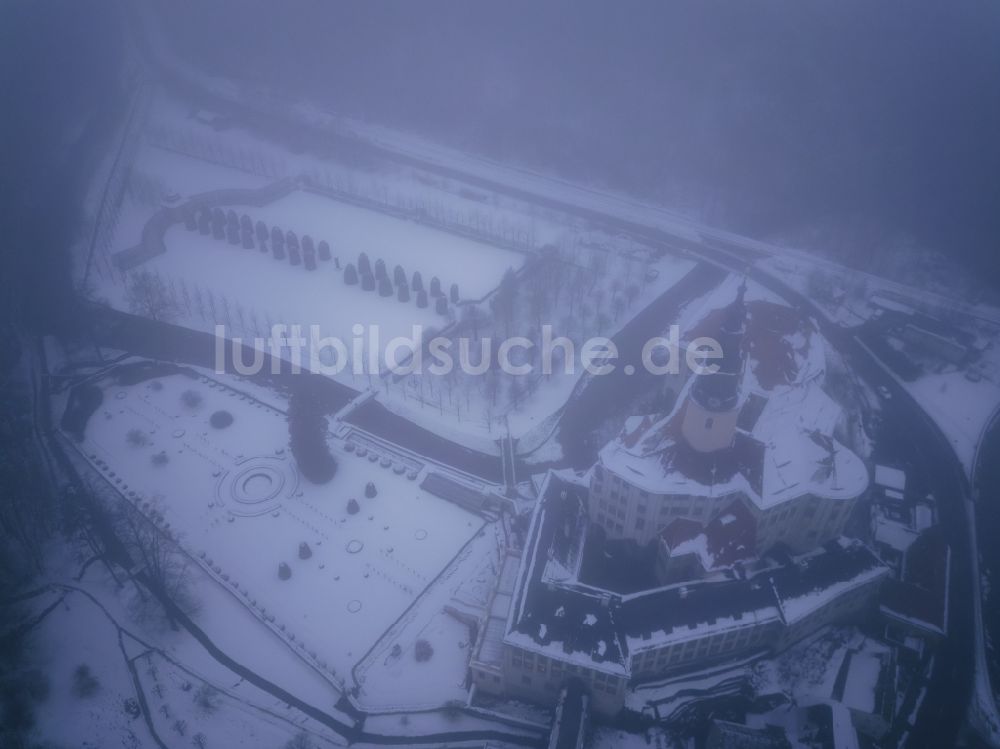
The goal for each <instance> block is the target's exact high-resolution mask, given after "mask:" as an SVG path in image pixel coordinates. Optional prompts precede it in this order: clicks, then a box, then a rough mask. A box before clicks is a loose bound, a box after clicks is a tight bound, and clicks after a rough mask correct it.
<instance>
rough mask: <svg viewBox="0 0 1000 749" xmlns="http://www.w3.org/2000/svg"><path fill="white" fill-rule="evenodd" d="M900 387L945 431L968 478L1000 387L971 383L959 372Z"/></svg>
mask: <svg viewBox="0 0 1000 749" xmlns="http://www.w3.org/2000/svg"><path fill="white" fill-rule="evenodd" d="M989 376H993V374H992V373H990V374H989ZM902 384H903V386H904V387H905V388H906V389H907V390H909V391H910V393H911V394H912V395H913V397H914V398H916V399H917V402H918V403H920V405H921V406H922V407H923V408H924V410H925V411H926V412H927V414H928V415H929V416H930V417H931V418H932V419H933V420H934V423H936V424H937V425H938V427H940V428H941V431H942V432H944V434H945V436H946V437H947V438H948V441H949V442H951V444H952V447H953V448H954V449H955V453H956V454H957V455H958V458H959V460H960V461H961V462H962V466H963V467H964V468H965V472H966V475H967V476H970V477H971V476H972V471H973V470H974V468H975V465H974V463H975V458H976V450H977V449H978V447H979V442H980V440H981V439H982V437H983V434H984V431H985V429H986V428H987V427H988V426H989V423H990V420H991V419H992V418H993V416H994V415H995V414H996V411H997V409H998V408H1000V385H998V384H997V383H995V382H991V381H990V380H989V379H986V378H985V377H984V378H983V379H982V380H980V381H979V382H970V381H969V380H967V379H966V378H965V375H964V374H963V373H962V372H960V371H953V372H945V373H941V374H928V375H924V376H922V377H920V378H919V379H917V380H916V381H914V382H904V383H902Z"/></svg>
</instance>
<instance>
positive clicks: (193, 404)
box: [181, 390, 202, 408]
mask: <svg viewBox="0 0 1000 749" xmlns="http://www.w3.org/2000/svg"><path fill="white" fill-rule="evenodd" d="M201 401H202V397H201V393H199V392H198V391H197V390H185V391H184V392H183V393H181V403H183V404H184V405H185V406H187V407H188V408H198V406H200V405H201Z"/></svg>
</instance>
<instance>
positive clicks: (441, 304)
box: [434, 296, 448, 315]
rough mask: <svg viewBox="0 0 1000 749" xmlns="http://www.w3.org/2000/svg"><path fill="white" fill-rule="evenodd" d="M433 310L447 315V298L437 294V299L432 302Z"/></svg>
mask: <svg viewBox="0 0 1000 749" xmlns="http://www.w3.org/2000/svg"><path fill="white" fill-rule="evenodd" d="M434 311H435V312H437V313H438V314H439V315H447V314H448V299H447V298H446V297H443V296H439V297H438V298H437V301H436V302H434Z"/></svg>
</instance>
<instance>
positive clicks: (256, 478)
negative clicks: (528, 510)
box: [79, 375, 491, 685]
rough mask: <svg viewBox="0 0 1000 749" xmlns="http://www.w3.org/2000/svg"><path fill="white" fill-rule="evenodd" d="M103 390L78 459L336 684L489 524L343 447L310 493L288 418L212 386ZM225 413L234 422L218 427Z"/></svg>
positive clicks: (155, 383)
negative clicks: (332, 471)
mask: <svg viewBox="0 0 1000 749" xmlns="http://www.w3.org/2000/svg"><path fill="white" fill-rule="evenodd" d="M101 386H102V388H103V391H104V403H103V405H102V406H101V407H100V408H99V409H98V411H97V412H96V413H95V414H94V415H93V416H92V417H91V419H90V422H89V424H88V426H87V431H86V435H85V439H84V441H83V443H82V444H81V445H80V446H79V447H80V450H81V452H82V453H83V454H84V455H85V456H86V457H87V459H88V460H89V461H91V463H92V464H93V465H94V466H95V467H97V468H98V469H99V470H101V471H102V472H103V473H104V475H105V476H106V477H107V478H108V479H109V480H110V481H111V482H113V483H114V484H115V485H116V486H117V488H118V489H119V491H120V492H121V493H123V494H124V495H125V496H127V497H128V498H129V499H130V500H131V501H133V502H135V503H136V504H137V506H138V507H140V508H141V509H142V510H143V511H144V513H146V514H147V515H153V514H160V515H162V519H161V520H160V521H159V522H160V526H161V528H163V529H164V530H166V531H167V532H169V533H170V534H171V535H172V536H173V537H175V538H177V539H178V540H179V542H180V544H181V546H182V548H184V549H185V550H186V551H187V552H188V553H189V554H190V555H191V556H192V557H193V558H194V559H196V560H197V561H198V562H199V563H200V564H201V565H202V566H203V567H204V568H205V569H206V570H208V571H209V572H210V573H211V574H212V575H213V576H214V577H215V578H216V579H217V580H218V581H219V582H220V583H221V584H222V585H223V586H224V587H226V588H228V590H229V591H230V593H231V594H233V595H234V596H236V597H237V599H238V600H241V601H242V602H243V603H244V604H245V605H246V606H248V607H250V608H251V610H253V611H254V613H255V614H256V615H257V616H258V618H260V619H261V620H262V621H264V622H265V623H266V624H267V625H268V626H270V627H271V629H272V630H273V631H274V632H275V633H276V634H278V635H279V636H280V637H281V638H282V639H283V640H284V642H285V644H286V645H287V646H288V647H290V648H292V649H293V650H294V651H295V652H297V653H298V654H299V655H301V656H302V657H303V658H304V659H305V660H306V661H307V662H309V663H310V664H312V665H313V667H314V668H315V669H317V671H319V672H320V673H321V674H323V675H325V676H326V677H327V678H328V679H329V680H330V681H331V682H332V683H334V684H338V685H342V684H343V683H344V681H345V679H348V678H349V677H348V673H349V669H350V668H351V666H353V665H354V664H355V663H356V662H357V661H359V660H360V659H361V658H362V656H364V654H365V653H366V651H367V650H368V649H369V648H370V647H371V646H372V645H374V644H375V643H376V641H378V639H379V637H380V636H381V633H382V632H383V631H384V630H386V629H387V628H388V627H390V625H392V624H393V622H394V621H396V619H397V618H398V617H400V616H401V615H402V614H403V613H404V612H405V611H406V610H407V609H408V607H410V606H411V605H412V604H413V603H414V602H415V601H416V600H417V598H418V597H419V596H420V594H421V592H422V591H424V589H425V588H427V587H428V585H429V584H430V583H431V582H432V581H433V580H434V579H435V578H436V576H438V574H439V573H441V571H442V570H444V569H445V568H446V567H448V566H449V564H450V563H451V561H452V560H453V559H454V558H455V557H456V555H458V554H459V552H460V551H461V550H462V549H463V547H464V546H465V545H466V543H467V542H469V541H470V539H473V538H474V537H476V536H477V534H479V532H480V530H481V529H482V528H483V526H484V522H483V520H482V519H481V518H479V517H478V516H476V515H473V514H472V513H469V512H467V511H465V510H462V509H460V508H458V507H456V506H455V505H452V504H450V503H447V502H445V501H443V500H440V499H438V498H436V497H433V496H431V495H429V494H427V493H426V492H424V491H422V490H421V489H419V487H418V485H417V484H418V483H419V481H418V475H416V474H415V473H408V472H406V473H403V474H399V473H397V472H396V470H395V469H396V468H398V466H396V467H394V466H392V465H391V464H390V465H387V466H386V467H380V465H381V464H380V463H372V462H370V461H369V460H368V459H366V458H362V457H358V456H357V455H356V454H351V453H348V452H346V451H343V450H340V449H335V455H336V457H337V459H338V462H339V470H338V472H337V475H336V477H335V478H334V479H333V480H332V481H331V482H330V483H328V484H326V485H323V486H314V485H312V484H310V483H309V482H308V481H306V480H305V479H304V478H301V477H300V476H299V474H298V471H297V470H296V468H295V465H294V461H293V460H292V458H291V456H290V455H289V448H288V430H287V425H286V423H285V418H284V415H283V414H281V413H280V412H277V411H275V410H273V409H272V408H270V407H268V406H266V405H264V404H262V403H260V402H258V401H256V400H253V399H251V398H248V397H246V396H243V395H241V394H239V393H238V392H237V391H235V390H232V389H230V388H228V387H225V386H223V385H221V384H219V383H216V382H215V381H212V380H208V379H206V378H194V377H189V376H186V375H169V376H165V377H161V378H157V379H154V380H149V381H146V382H141V383H139V384H136V385H132V386H121V385H118V384H115V383H114V382H113V381H111V379H110V378H107V379H105V380H103V381H102V382H101ZM192 394H194V395H192ZM192 404H193V405H192ZM219 411H227V412H229V413H230V414H231V415H232V416H233V419H234V421H233V423H232V424H231V425H230V426H228V427H225V428H215V427H213V426H211V425H210V423H209V419H210V417H211V416H212V415H213V414H215V413H217V412H219ZM383 462H387V461H383ZM409 476H413V478H412V479H411V478H409ZM369 481H372V482H374V484H375V487H376V489H377V495H376V496H375V497H367V496H366V491H365V488H366V484H367V483H368V482H369ZM351 499H355V500H356V501H357V503H358V508H357V512H355V513H353V514H352V513H350V512H349V510H348V503H349V501H350V500H351ZM488 535H491V534H483V536H482V537H487V536H488ZM303 544H305V546H303ZM303 557H305V558H303ZM282 563H284V564H286V565H287V571H288V572H289V573H290V576H289V577H288V579H285V580H282V579H281V578H280V576H279V565H281V564H282ZM232 636H233V637H234V638H239V637H240V634H239V632H238V631H235V632H233V635H232Z"/></svg>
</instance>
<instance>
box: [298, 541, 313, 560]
mask: <svg viewBox="0 0 1000 749" xmlns="http://www.w3.org/2000/svg"><path fill="white" fill-rule="evenodd" d="M312 555H313V551H312V549H311V548H309V544H307V543H306V542H305V541H303V542H302V543H300V544H299V559H308V558H309V557H311V556H312Z"/></svg>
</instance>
